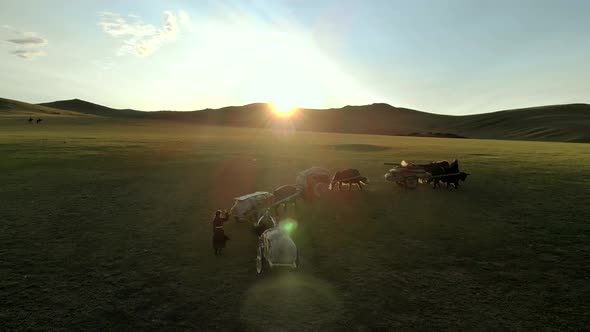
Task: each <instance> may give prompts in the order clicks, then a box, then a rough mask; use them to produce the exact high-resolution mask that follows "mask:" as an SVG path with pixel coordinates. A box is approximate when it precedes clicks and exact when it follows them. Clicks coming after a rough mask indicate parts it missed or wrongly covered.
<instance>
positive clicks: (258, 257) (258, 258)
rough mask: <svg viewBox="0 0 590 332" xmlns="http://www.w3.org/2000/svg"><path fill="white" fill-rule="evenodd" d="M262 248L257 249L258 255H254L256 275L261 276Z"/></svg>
mask: <svg viewBox="0 0 590 332" xmlns="http://www.w3.org/2000/svg"><path fill="white" fill-rule="evenodd" d="M263 258H264V257H263V255H262V248H260V247H258V253H257V254H256V273H258V274H262V270H263V265H262V259H263Z"/></svg>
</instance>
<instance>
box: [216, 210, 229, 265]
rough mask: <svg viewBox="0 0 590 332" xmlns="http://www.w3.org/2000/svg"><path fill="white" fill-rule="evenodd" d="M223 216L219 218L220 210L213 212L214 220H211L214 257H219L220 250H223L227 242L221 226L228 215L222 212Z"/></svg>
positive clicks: (227, 238)
mask: <svg viewBox="0 0 590 332" xmlns="http://www.w3.org/2000/svg"><path fill="white" fill-rule="evenodd" d="M223 212H224V216H223V217H222V216H221V210H217V211H216V212H215V218H214V219H213V223H212V226H213V251H214V252H215V256H217V255H221V250H222V249H223V248H225V242H227V240H229V237H228V236H227V235H225V231H224V230H223V224H224V223H225V222H226V221H227V220H228V219H229V213H227V211H226V210H224V211H223Z"/></svg>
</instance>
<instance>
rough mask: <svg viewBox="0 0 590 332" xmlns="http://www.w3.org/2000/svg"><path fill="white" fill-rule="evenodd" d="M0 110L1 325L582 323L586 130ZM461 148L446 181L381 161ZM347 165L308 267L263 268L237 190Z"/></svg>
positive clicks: (589, 156)
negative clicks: (424, 180) (399, 181)
mask: <svg viewBox="0 0 590 332" xmlns="http://www.w3.org/2000/svg"><path fill="white" fill-rule="evenodd" d="M21 120H22V119H16V118H12V117H6V118H2V119H0V128H2V131H1V132H0V160H1V161H0V184H1V186H0V220H1V223H0V243H1V245H0V275H1V276H2V278H1V279H0V325H1V326H2V329H4V330H6V329H44V330H48V329H51V330H56V329H66V330H80V329H91V330H105V329H116V330H122V329H141V330H143V329H150V330H161V329H189V330H253V331H264V330H273V331H274V330H293V331H301V330H320V329H321V330H335V331H338V330H360V331H363V330H375V329H403V330H409V329H418V330H440V329H445V330H458V329H459V330H475V329H477V330H506V329H510V330H516V329H527V330H532V329H539V328H540V329H551V330H556V329H572V330H581V329H585V328H586V327H587V326H588V324H589V323H590V318H589V317H588V315H587V313H588V312H590V305H589V303H590V301H589V300H588V299H589V298H590V284H589V282H588V275H590V269H589V268H588V261H589V260H590V225H589V224H588V220H590V209H589V208H588V204H587V203H588V202H589V201H590V192H589V190H588V188H590V178H589V177H588V165H589V164H590V151H589V150H588V148H587V145H584V144H566V143H540V142H511V141H492V140H458V139H440V138H413V137H385V136H364V135H346V134H322V133H285V132H280V131H272V130H266V131H261V130H252V129H235V128H214V127H196V126H184V125H179V124H173V123H167V122H157V121H145V122H124V121H121V120H120V121H114V120H108V119H99V118H91V117H76V118H67V117H63V118H52V119H50V121H47V123H45V124H42V125H38V126H37V125H28V124H25V121H21ZM454 158H458V159H459V160H460V162H461V166H462V168H463V169H465V170H467V171H468V172H470V173H472V176H471V177H470V178H468V180H467V182H466V183H465V184H464V186H463V187H462V188H461V189H460V190H458V191H454V190H449V191H447V190H436V191H433V190H432V189H431V188H429V187H427V186H422V187H420V188H418V189H417V190H414V191H407V190H403V189H401V188H398V187H396V186H395V185H394V184H392V183H386V182H385V181H384V180H383V174H384V173H385V171H386V170H387V168H388V166H384V165H383V164H382V163H383V162H399V161H400V160H402V159H406V160H410V161H415V162H428V161H431V160H440V159H454ZM310 166H323V167H327V168H330V169H332V170H337V169H342V168H347V167H355V168H358V169H360V170H361V172H362V173H363V174H365V175H367V176H368V177H369V178H370V179H371V183H370V185H369V186H368V187H367V191H365V192H358V191H353V192H350V193H349V192H344V193H334V194H332V195H329V196H328V197H326V198H325V199H323V200H322V201H318V202H316V203H314V204H310V205H307V206H303V205H302V206H301V207H300V209H299V210H298V211H297V213H296V219H297V220H298V224H299V226H298V228H297V229H296V231H295V233H294V235H293V237H294V240H295V242H296V243H297V245H298V247H299V250H300V252H301V255H302V269H301V270H300V271H298V272H295V273H277V274H275V275H272V276H269V277H263V278H261V277H258V276H257V275H256V273H255V266H254V258H255V246H256V238H255V235H254V234H253V232H252V229H251V227H250V226H249V225H246V224H239V223H235V222H232V223H230V224H228V225H227V227H226V230H227V233H228V235H229V236H230V237H231V240H230V242H228V247H227V248H226V251H225V252H224V253H223V256H222V257H215V256H214V255H213V252H212V249H211V233H210V232H211V229H210V220H211V219H212V215H213V212H214V210H215V209H217V208H220V207H226V208H229V207H230V206H231V204H232V198H233V197H236V196H239V195H241V194H245V193H249V192H253V191H256V190H268V191H270V190H273V189H274V188H276V187H279V186H281V185H284V184H290V183H293V182H294V181H295V176H296V174H297V172H298V171H299V170H302V169H305V168H308V167H310Z"/></svg>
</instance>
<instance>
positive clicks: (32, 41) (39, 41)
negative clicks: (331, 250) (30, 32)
mask: <svg viewBox="0 0 590 332" xmlns="http://www.w3.org/2000/svg"><path fill="white" fill-rule="evenodd" d="M8 41H9V42H11V43H14V44H20V45H24V46H43V45H47V39H45V38H41V37H37V36H29V37H22V38H14V39H8Z"/></svg>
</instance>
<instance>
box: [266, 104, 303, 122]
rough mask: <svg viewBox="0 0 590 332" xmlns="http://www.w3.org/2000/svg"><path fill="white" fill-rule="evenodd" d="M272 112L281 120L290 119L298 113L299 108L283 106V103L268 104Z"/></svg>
mask: <svg viewBox="0 0 590 332" xmlns="http://www.w3.org/2000/svg"><path fill="white" fill-rule="evenodd" d="M268 106H269V107H270V109H271V111H272V112H273V113H274V114H275V115H276V116H278V117H280V118H288V117H290V116H291V115H293V114H295V113H296V112H297V109H298V108H297V107H294V106H291V105H288V104H281V103H272V104H268Z"/></svg>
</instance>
